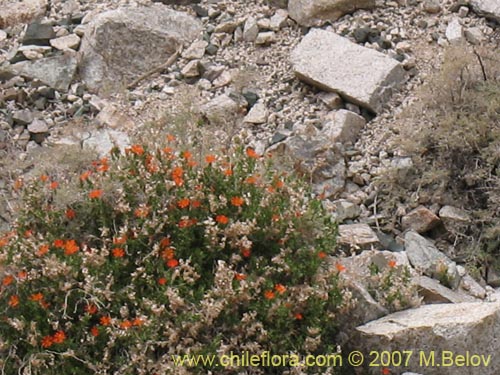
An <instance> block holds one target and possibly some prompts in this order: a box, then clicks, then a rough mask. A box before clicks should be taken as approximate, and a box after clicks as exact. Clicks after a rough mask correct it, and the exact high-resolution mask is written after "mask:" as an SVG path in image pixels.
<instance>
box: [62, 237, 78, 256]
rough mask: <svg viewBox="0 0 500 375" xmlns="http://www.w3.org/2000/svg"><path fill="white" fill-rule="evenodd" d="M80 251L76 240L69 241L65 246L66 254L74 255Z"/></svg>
mask: <svg viewBox="0 0 500 375" xmlns="http://www.w3.org/2000/svg"><path fill="white" fill-rule="evenodd" d="M78 250H80V246H78V245H77V243H76V241H75V240H68V241H66V243H65V245H64V254H65V255H73V254H75V253H76V252H78Z"/></svg>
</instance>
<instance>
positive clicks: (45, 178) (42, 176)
mask: <svg viewBox="0 0 500 375" xmlns="http://www.w3.org/2000/svg"><path fill="white" fill-rule="evenodd" d="M48 180H49V176H47V175H46V174H42V175H41V176H40V181H42V182H47V181H48Z"/></svg>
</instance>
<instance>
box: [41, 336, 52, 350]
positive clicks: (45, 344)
mask: <svg viewBox="0 0 500 375" xmlns="http://www.w3.org/2000/svg"><path fill="white" fill-rule="evenodd" d="M53 343H54V340H53V339H52V336H45V337H44V338H43V339H42V348H50V347H51V346H52V344H53Z"/></svg>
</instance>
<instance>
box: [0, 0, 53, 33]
mask: <svg viewBox="0 0 500 375" xmlns="http://www.w3.org/2000/svg"><path fill="white" fill-rule="evenodd" d="M1 6H2V11H1V12H0V29H5V28H7V27H9V26H14V25H17V24H19V23H28V22H31V21H32V20H33V19H35V18H37V17H40V16H42V15H43V14H44V13H45V11H46V10H47V0H23V1H22V2H18V1H9V2H6V1H2V2H1Z"/></svg>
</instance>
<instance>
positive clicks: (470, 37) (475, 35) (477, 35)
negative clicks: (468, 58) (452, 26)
mask: <svg viewBox="0 0 500 375" xmlns="http://www.w3.org/2000/svg"><path fill="white" fill-rule="evenodd" d="M464 34H465V39H467V41H468V42H469V43H470V44H474V45H478V44H481V42H482V41H483V40H484V39H485V38H484V35H483V32H482V31H481V29H480V28H479V27H470V28H468V29H466V30H465V32H464Z"/></svg>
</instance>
